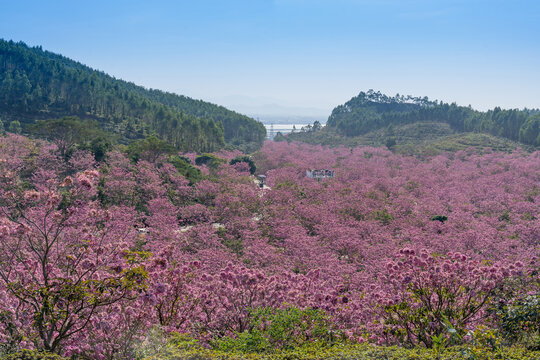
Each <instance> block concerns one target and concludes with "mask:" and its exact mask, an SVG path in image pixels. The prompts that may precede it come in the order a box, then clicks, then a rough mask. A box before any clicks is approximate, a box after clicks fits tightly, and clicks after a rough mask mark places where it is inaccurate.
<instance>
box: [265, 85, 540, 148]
mask: <svg viewBox="0 0 540 360" xmlns="http://www.w3.org/2000/svg"><path fill="white" fill-rule="evenodd" d="M316 125H317V126H316ZM275 139H276V140H283V139H284V138H283V137H282V136H276V138H275ZM286 139H287V140H289V141H290V140H298V141H303V142H308V143H311V144H324V145H341V144H342V145H347V146H359V145H360V146H361V145H364V146H366V145H369V146H388V147H390V148H392V150H394V151H397V152H401V153H407V154H413V153H414V154H418V153H420V154H429V153H440V152H444V151H455V150H460V149H465V148H467V147H476V148H480V149H483V148H492V149H497V150H504V151H508V150H511V149H515V148H517V147H525V148H530V149H534V148H536V147H539V146H540V112H539V110H530V109H523V110H517V109H511V110H503V109H501V108H498V107H496V108H495V109H493V110H489V111H486V112H481V111H477V110H474V109H472V108H471V107H464V106H458V105H456V104H446V103H443V102H437V101H431V100H429V99H428V98H427V97H424V98H418V97H412V96H401V95H399V94H398V95H396V96H394V97H389V96H386V95H384V94H381V93H380V92H374V91H373V90H370V91H368V92H361V93H360V94H359V95H358V96H356V97H353V98H352V99H351V100H349V101H348V102H346V103H345V104H343V105H339V106H337V107H336V108H335V109H334V110H333V111H332V114H331V115H330V117H329V118H328V122H327V123H326V126H325V127H322V128H321V126H320V125H319V124H314V126H312V127H311V126H310V127H307V128H303V129H302V130H301V131H300V132H297V133H293V134H289V135H287V137H286Z"/></svg>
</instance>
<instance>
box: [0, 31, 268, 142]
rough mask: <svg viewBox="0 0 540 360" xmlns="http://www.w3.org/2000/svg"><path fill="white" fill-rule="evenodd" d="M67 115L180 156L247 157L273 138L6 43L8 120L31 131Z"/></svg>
mask: <svg viewBox="0 0 540 360" xmlns="http://www.w3.org/2000/svg"><path fill="white" fill-rule="evenodd" d="M61 116H78V117H79V118H81V119H83V120H85V119H92V120H97V121H98V122H99V124H100V125H101V127H102V128H103V129H105V130H107V131H111V132H114V133H116V134H118V135H120V141H123V142H128V141H129V140H130V139H137V138H142V137H144V136H146V135H148V134H151V133H156V134H157V135H158V136H159V137H161V138H162V139H164V140H166V141H168V142H169V143H171V144H172V145H174V146H176V147H177V148H178V149H180V150H184V151H188V150H189V151H214V150H217V149H220V148H222V147H224V146H226V145H234V146H235V147H237V148H240V149H241V150H245V151H252V150H254V149H256V148H258V147H259V146H260V145H261V144H262V142H263V141H264V139H265V136H266V130H265V128H264V126H263V125H262V124H261V123H260V122H258V121H255V120H254V119H252V118H249V117H247V116H245V115H241V114H238V113H236V112H234V111H231V110H228V109H226V108H224V107H222V106H218V105H214V104H211V103H208V102H204V101H201V100H194V99H191V98H188V97H186V96H180V95H176V94H172V93H166V92H163V91H159V90H149V89H146V88H144V87H141V86H137V85H135V84H133V83H130V82H127V81H123V80H119V79H115V78H114V77H112V76H109V75H107V74H105V73H103V72H100V71H96V70H93V69H91V68H89V67H88V66H85V65H83V64H81V63H78V62H76V61H73V60H70V59H68V58H66V57H64V56H61V55H57V54H54V53H51V52H48V51H44V50H42V49H41V47H29V46H27V45H26V44H24V43H21V42H19V43H15V42H13V41H4V40H1V39H0V118H1V119H2V120H3V122H4V126H5V127H6V128H9V125H10V122H12V121H19V122H21V123H22V125H23V129H24V128H25V125H27V124H29V123H32V122H34V121H36V120H39V119H51V118H58V117H61Z"/></svg>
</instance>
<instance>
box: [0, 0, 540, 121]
mask: <svg viewBox="0 0 540 360" xmlns="http://www.w3.org/2000/svg"><path fill="white" fill-rule="evenodd" d="M0 37H1V38H4V39H12V40H15V41H24V42H26V43H27V44H28V45H42V46H43V48H44V49H47V50H50V51H53V52H57V53H61V54H62V55H65V56H67V57H70V58H73V59H75V60H78V61H80V62H82V63H84V64H87V65H89V66H91V67H93V68H97V69H100V70H103V71H105V72H107V73H109V74H111V75H113V76H115V77H117V78H122V79H125V80H128V81H133V82H135V83H137V84H140V85H144V86H146V87H152V88H158V89H162V90H167V91H172V92H176V93H179V94H184V95H188V96H191V97H195V98H201V99H204V100H210V101H213V102H218V103H220V104H223V105H228V106H233V107H234V106H237V105H239V104H244V105H252V106H259V105H262V104H266V103H276V104H279V105H282V106H294V107H298V108H319V109H323V110H325V111H327V112H329V111H330V110H331V109H332V108H333V107H334V106H335V105H338V104H341V103H343V102H345V101H347V100H348V99H349V98H351V97H352V96H354V95H356V94H358V92H360V91H363V90H368V89H370V88H373V89H375V90H381V91H382V92H384V93H387V94H391V95H393V94H396V93H400V94H411V95H416V96H429V97H430V98H434V99H440V100H444V101H448V102H453V101H456V102H457V103H458V104H461V105H468V104H471V105H472V106H473V107H475V108H479V109H486V108H490V107H493V106H496V105H500V106H502V107H504V108H515V107H519V108H522V107H525V106H526V107H540V1H535V0H531V1H520V0H507V1H499V0H444V1H443V0H441V1H437V0H371V1H370V0H273V1H272V0H243V1H240V0H219V1H218V0H213V1H211V0H190V1H165V0H152V1H136V0H126V1H115V0H107V1H101V0H92V1H77V0H49V1H42V0H40V1H37V0H36V1H30V0H0ZM300 111H301V110H300ZM306 111H307V110H306Z"/></svg>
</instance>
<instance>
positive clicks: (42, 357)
mask: <svg viewBox="0 0 540 360" xmlns="http://www.w3.org/2000/svg"><path fill="white" fill-rule="evenodd" d="M2 360H65V359H64V358H63V357H61V356H60V355H57V354H52V353H49V352H40V351H36V350H21V351H19V352H16V353H12V354H9V355H6V356H4V357H3V358H2Z"/></svg>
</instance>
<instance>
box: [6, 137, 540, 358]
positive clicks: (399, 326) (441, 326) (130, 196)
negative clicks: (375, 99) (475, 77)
mask: <svg viewBox="0 0 540 360" xmlns="http://www.w3.org/2000/svg"><path fill="white" fill-rule="evenodd" d="M215 155H217V157H215V158H212V159H213V161H210V162H207V163H206V165H204V164H203V165H200V166H197V167H198V168H199V169H200V170H201V171H202V180H199V181H197V182H194V183H190V180H188V179H186V178H184V177H183V176H182V175H180V173H179V172H178V170H177V168H175V167H174V166H173V164H172V163H171V161H170V158H168V157H165V156H162V157H157V158H156V157H150V156H149V157H145V156H144V154H142V156H141V157H140V158H139V160H138V162H137V163H135V162H133V161H130V159H129V158H128V157H127V156H126V155H125V154H124V153H121V152H118V151H116V152H111V153H109V154H108V155H107V157H106V160H105V161H104V162H102V163H96V162H95V161H94V158H93V157H92V156H91V154H89V153H86V152H84V151H78V152H75V153H74V154H73V155H72V156H71V158H69V159H68V160H66V159H65V158H61V157H60V155H59V153H58V151H57V148H56V145H54V144H50V143H46V142H41V141H34V140H30V139H28V138H25V137H22V136H17V135H8V136H6V137H3V138H0V201H1V203H0V205H1V207H0V210H1V215H0V223H1V226H0V265H1V266H0V347H1V349H4V351H6V352H8V351H14V350H17V349H20V348H38V349H45V350H49V351H52V352H57V353H60V354H61V355H66V356H69V355H74V354H81V355H84V356H86V357H90V358H103V359H104V358H108V359H109V358H130V357H132V356H133V352H134V351H135V349H136V347H137V346H138V345H139V344H140V343H141V342H143V341H144V339H145V338H146V337H147V336H148V334H149V333H150V332H151V329H156V328H158V327H159V328H160V329H162V330H163V331H164V332H165V333H173V332H180V333H186V334H188V335H189V336H190V337H194V338H197V339H199V340H200V341H201V342H202V343H204V344H207V346H212V344H216V343H217V342H219V339H223V338H225V337H234V336H236V335H238V334H241V333H245V332H246V331H251V330H252V329H253V327H254V326H255V325H254V320H253V314H254V312H253V310H254V309H268V308H272V309H288V308H296V309H300V310H302V309H310V310H315V311H320V312H321V313H323V314H324V316H327V319H328V321H329V322H330V325H328V326H329V327H331V328H332V329H333V331H334V332H335V333H336V334H339V336H341V337H343V338H344V339H346V340H347V341H353V342H370V343H374V344H378V345H389V344H400V345H420V346H425V347H429V348H431V347H434V346H436V345H437V341H439V340H440V336H447V334H448V329H449V328H450V329H451V330H453V332H451V333H456V334H457V335H459V339H460V340H459V341H461V342H466V341H468V338H467V337H470V334H471V333H469V330H475V329H478V328H479V326H480V325H482V326H487V327H490V328H494V329H502V330H501V332H504V331H506V330H504V327H503V326H502V325H501V324H502V320H501V319H505V318H504V316H505V315H504V313H505V311H506V310H507V309H508V308H509V307H510V306H513V305H514V304H515V305H516V306H517V305H519V304H521V301H522V300H523V299H525V298H527V296H529V298H530V297H531V296H537V294H538V271H537V270H538V256H539V255H540V248H539V239H540V215H539V214H540V153H538V152H535V153H525V152H519V151H516V152H514V153H511V154H502V153H497V152H493V153H487V154H484V155H478V154H476V153H475V152H474V151H460V152H456V153H453V154H448V155H441V156H436V157H433V158H429V159H428V160H419V159H417V158H414V157H405V156H398V155H395V154H392V153H391V152H390V151H387V150H383V149H380V148H354V149H350V148H325V147H317V146H311V145H306V144H297V143H291V144H287V143H286V142H280V143H276V142H267V143H266V144H265V145H264V147H263V148H262V150H261V151H260V152H259V153H257V154H256V155H255V156H254V160H255V163H256V165H257V174H265V175H266V176H267V185H268V186H269V188H270V189H261V188H259V187H258V186H257V185H256V184H255V183H254V177H253V176H252V175H251V174H250V172H249V170H250V168H249V165H248V164H247V163H245V162H237V163H235V164H234V165H229V162H230V160H231V159H232V158H233V157H235V156H236V155H238V153H220V154H215ZM185 156H186V157H185V159H190V158H191V160H192V161H193V160H195V155H193V154H185ZM219 158H223V159H225V160H226V161H224V160H220V159H219ZM145 159H146V160H145ZM194 163H195V162H194ZM309 169H331V170H334V171H335V177H334V178H331V179H325V180H321V181H316V180H314V179H311V178H307V177H306V170H309ZM535 294H536V295H535ZM520 324H521V323H520ZM527 326H528V327H527ZM527 326H525V327H524V328H522V329H521V330H523V331H527V330H531V329H532V330H533V331H537V330H538V329H537V328H536V330H535V329H534V326H535V325H534V323H533V324H532V325H531V324H530V323H529V324H528V325H527ZM536 326H538V324H536ZM308 333H309V334H310V335H309V336H313V337H316V336H317V335H316V333H315V332H312V331H311V330H310V332H308ZM235 334H236V335H235ZM308 338H309V337H308ZM437 339H439V340H437Z"/></svg>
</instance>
